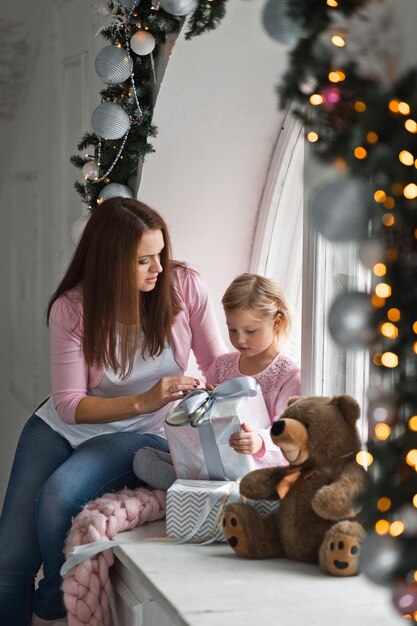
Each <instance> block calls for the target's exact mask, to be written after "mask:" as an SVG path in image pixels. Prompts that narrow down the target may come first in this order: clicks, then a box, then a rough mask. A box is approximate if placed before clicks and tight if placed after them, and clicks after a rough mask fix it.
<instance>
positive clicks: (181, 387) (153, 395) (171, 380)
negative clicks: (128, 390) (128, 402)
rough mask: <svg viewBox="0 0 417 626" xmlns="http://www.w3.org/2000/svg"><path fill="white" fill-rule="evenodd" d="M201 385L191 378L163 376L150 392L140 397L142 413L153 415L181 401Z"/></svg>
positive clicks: (139, 402)
mask: <svg viewBox="0 0 417 626" xmlns="http://www.w3.org/2000/svg"><path fill="white" fill-rule="evenodd" d="M199 384H200V381H198V380H197V379H196V378H191V376H163V377H162V378H160V379H159V380H158V382H157V383H156V385H154V386H153V387H152V388H151V389H149V391H145V393H141V394H140V395H139V396H138V404H139V408H140V413H153V412H154V411H157V410H158V409H161V408H162V407H163V406H165V405H166V404H168V403H169V402H173V401H174V400H181V399H182V398H183V397H184V396H185V395H186V393H187V392H188V391H192V390H194V389H197V387H198V385H199Z"/></svg>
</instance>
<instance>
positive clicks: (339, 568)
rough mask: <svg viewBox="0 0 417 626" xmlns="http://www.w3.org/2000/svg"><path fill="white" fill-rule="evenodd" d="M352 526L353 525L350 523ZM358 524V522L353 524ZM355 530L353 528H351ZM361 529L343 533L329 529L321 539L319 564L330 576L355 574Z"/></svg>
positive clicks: (361, 535) (356, 571) (361, 534)
mask: <svg viewBox="0 0 417 626" xmlns="http://www.w3.org/2000/svg"><path fill="white" fill-rule="evenodd" d="M352 526H353V525H352ZM355 526H358V527H359V525H358V524H355ZM352 530H353V531H355V528H354V527H353V528H352ZM362 538H363V533H362V531H360V532H349V533H344V532H341V531H335V530H334V529H330V531H329V532H328V533H327V534H326V537H325V539H324V541H323V545H322V548H321V554H320V564H321V566H322V567H323V569H324V570H325V571H327V572H328V573H329V574H331V575H332V576H355V575H356V574H357V573H358V570H359V553H360V544H361V540H362Z"/></svg>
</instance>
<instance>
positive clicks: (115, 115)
mask: <svg viewBox="0 0 417 626" xmlns="http://www.w3.org/2000/svg"><path fill="white" fill-rule="evenodd" d="M91 123H92V126H93V129H94V131H95V132H96V133H97V135H99V137H103V139H120V137H123V135H125V134H126V133H127V131H128V130H129V127H130V119H129V115H128V114H127V113H126V111H125V110H124V108H123V107H122V106H120V104H116V103H115V102H104V103H103V104H100V105H99V106H98V107H97V108H96V109H95V110H94V111H93V115H92V118H91Z"/></svg>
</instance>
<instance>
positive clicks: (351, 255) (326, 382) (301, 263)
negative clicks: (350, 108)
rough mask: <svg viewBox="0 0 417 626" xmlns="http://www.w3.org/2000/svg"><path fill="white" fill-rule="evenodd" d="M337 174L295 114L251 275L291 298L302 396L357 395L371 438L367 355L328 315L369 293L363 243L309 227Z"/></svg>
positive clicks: (276, 164)
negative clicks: (319, 187) (353, 295)
mask: <svg viewBox="0 0 417 626" xmlns="http://www.w3.org/2000/svg"><path fill="white" fill-rule="evenodd" d="M305 157H307V158H305ZM305 166H306V167H305ZM333 175H334V170H333V169H332V168H323V167H321V166H319V165H318V164H317V163H316V162H314V161H313V160H312V159H310V158H309V151H308V145H306V143H305V140H304V133H303V129H302V127H301V125H300V124H299V123H298V122H297V121H296V120H295V119H294V118H293V117H292V114H291V112H289V113H288V114H287V115H286V117H285V120H284V123H283V126H282V130H281V133H280V135H279V138H278V141H277V145H276V149H275V153H274V156H273V159H272V162H271V167H270V172H269V175H268V178H267V182H266V185H265V191H264V195H263V199H262V203H261V208H260V212H259V220H258V227H257V232H256V235H255V244H254V251H253V257H252V264H251V271H253V272H256V273H259V274H264V275H266V276H269V277H270V278H273V279H274V280H276V281H277V282H278V283H279V284H280V285H281V286H282V287H283V289H284V292H285V293H286V295H287V297H288V300H289V304H290V306H291V308H292V311H293V318H294V319H293V335H294V336H293V342H292V344H291V345H290V346H289V351H290V354H291V355H292V356H293V357H295V358H296V359H297V360H299V361H300V363H301V370H302V387H303V395H329V396H332V395H336V394H342V393H347V394H350V395H352V396H353V397H354V398H356V399H357V400H358V402H359V404H360V405H361V407H362V421H361V424H360V431H361V435H362V438H363V439H364V440H365V439H367V421H366V418H365V407H366V389H367V386H368V374H369V366H368V355H367V354H366V352H365V351H346V350H343V349H342V348H340V346H338V345H337V344H336V343H335V342H334V341H333V339H332V338H331V336H330V334H329V332H328V330H327V313H328V310H329V307H330V306H331V304H332V302H333V300H334V298H335V297H336V296H337V295H338V294H340V293H342V292H343V291H345V290H346V289H352V290H359V291H363V290H365V289H366V288H367V287H368V286H369V281H370V277H369V275H368V272H367V271H365V269H364V268H363V267H362V266H361V264H360V263H359V261H358V260H357V253H356V244H354V243H346V244H342V245H341V244H337V245H336V244H333V243H332V242H329V241H327V240H325V239H324V238H323V237H321V236H320V235H318V234H317V233H316V232H314V231H312V230H311V229H310V226H309V221H308V211H307V210H306V208H307V207H308V200H309V194H310V190H311V189H312V188H313V187H314V186H315V184H317V181H318V180H320V181H321V180H323V179H324V178H325V177H326V176H327V177H329V176H333ZM301 346H302V349H301Z"/></svg>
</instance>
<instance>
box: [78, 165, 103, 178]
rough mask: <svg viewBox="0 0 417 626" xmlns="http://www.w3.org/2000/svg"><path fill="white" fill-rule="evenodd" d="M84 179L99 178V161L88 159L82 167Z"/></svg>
mask: <svg viewBox="0 0 417 626" xmlns="http://www.w3.org/2000/svg"><path fill="white" fill-rule="evenodd" d="M81 171H82V174H83V177H84V180H97V178H99V176H100V168H99V166H98V163H97V161H88V162H87V163H86V164H85V165H84V166H83V168H82V170H81Z"/></svg>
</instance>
